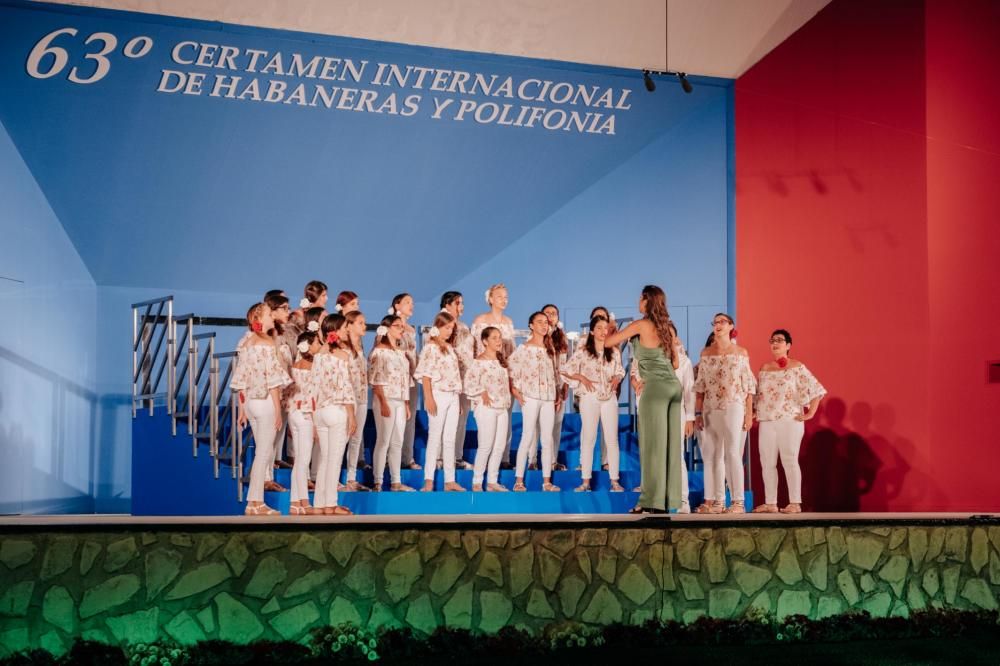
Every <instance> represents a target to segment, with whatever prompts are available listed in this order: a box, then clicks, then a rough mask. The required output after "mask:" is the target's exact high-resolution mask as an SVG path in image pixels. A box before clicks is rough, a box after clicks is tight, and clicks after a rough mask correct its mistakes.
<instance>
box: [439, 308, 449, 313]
mask: <svg viewBox="0 0 1000 666" xmlns="http://www.w3.org/2000/svg"><path fill="white" fill-rule="evenodd" d="M441 312H448V308H441ZM449 314H451V313H449Z"/></svg>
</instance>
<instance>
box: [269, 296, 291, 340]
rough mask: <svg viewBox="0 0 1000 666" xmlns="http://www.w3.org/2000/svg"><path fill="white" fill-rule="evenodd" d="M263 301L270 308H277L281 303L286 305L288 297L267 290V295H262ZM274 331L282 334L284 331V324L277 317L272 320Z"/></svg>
mask: <svg viewBox="0 0 1000 666" xmlns="http://www.w3.org/2000/svg"><path fill="white" fill-rule="evenodd" d="M264 303H265V304H266V305H267V307H269V308H271V310H277V309H278V308H280V307H281V306H283V305H288V297H287V296H285V295H283V294H274V293H272V292H268V293H267V296H265V297H264ZM274 332H275V333H277V334H278V335H282V334H283V333H284V332H285V325H284V324H282V323H281V322H280V321H278V320H277V319H275V320H274Z"/></svg>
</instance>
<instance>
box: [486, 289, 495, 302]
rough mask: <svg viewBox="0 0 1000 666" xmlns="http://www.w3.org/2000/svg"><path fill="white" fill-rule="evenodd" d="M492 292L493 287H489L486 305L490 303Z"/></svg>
mask: <svg viewBox="0 0 1000 666" xmlns="http://www.w3.org/2000/svg"><path fill="white" fill-rule="evenodd" d="M492 293H493V289H487V290H486V305H489V304H490V294H492Z"/></svg>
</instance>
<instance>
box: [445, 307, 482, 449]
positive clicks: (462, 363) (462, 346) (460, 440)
mask: <svg viewBox="0 0 1000 666" xmlns="http://www.w3.org/2000/svg"><path fill="white" fill-rule="evenodd" d="M441 310H442V311H443V312H447V313H448V314H450V315H451V316H452V317H454V318H455V344H454V345H452V346H453V347H455V353H456V354H458V369H459V370H460V371H461V372H462V380H463V381H464V380H465V373H466V372H468V371H469V366H471V365H472V360H473V359H474V358H475V357H476V341H475V339H474V338H473V337H472V331H471V330H469V327H468V326H466V325H465V323H464V322H463V321H462V319H461V317H462V313H463V312H465V299H464V298H463V297H462V294H461V293H460V292H457V291H446V292H444V294H442V295H441ZM470 410H471V406H470V404H469V399H468V398H467V397H466V396H465V395H464V394H463V395H461V396H459V398H458V425H457V427H456V428H455V469H472V465H470V464H469V463H468V462H466V460H465V433H466V427H467V425H468V422H469V411H470Z"/></svg>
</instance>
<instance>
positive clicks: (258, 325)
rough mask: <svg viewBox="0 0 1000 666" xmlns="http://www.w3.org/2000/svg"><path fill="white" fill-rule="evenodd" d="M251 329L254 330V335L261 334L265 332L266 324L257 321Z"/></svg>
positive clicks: (251, 325)
mask: <svg viewBox="0 0 1000 666" xmlns="http://www.w3.org/2000/svg"><path fill="white" fill-rule="evenodd" d="M250 328H251V329H253V332H254V333H260V332H261V331H263V330H264V324H262V323H260V322H259V321H255V322H253V323H252V324H250Z"/></svg>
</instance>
